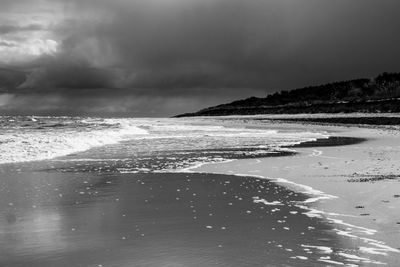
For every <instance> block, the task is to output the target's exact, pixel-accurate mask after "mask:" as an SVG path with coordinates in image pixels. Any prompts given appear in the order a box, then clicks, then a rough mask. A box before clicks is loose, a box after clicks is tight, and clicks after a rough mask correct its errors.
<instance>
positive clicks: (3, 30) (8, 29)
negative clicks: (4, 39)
mask: <svg viewBox="0 0 400 267" xmlns="http://www.w3.org/2000/svg"><path fill="white" fill-rule="evenodd" d="M43 29H44V28H43V26H42V25H39V24H30V25H26V26H16V25H0V35H1V34H8V33H15V32H24V31H41V30H43Z"/></svg>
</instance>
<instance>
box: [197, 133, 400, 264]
mask: <svg viewBox="0 0 400 267" xmlns="http://www.w3.org/2000/svg"><path fill="white" fill-rule="evenodd" d="M301 127H307V126H306V125H302V126H301ZM308 127H310V126H308ZM312 127H313V128H314V129H323V130H326V131H328V132H330V133H331V134H332V135H337V136H345V137H351V138H353V137H355V138H365V139H366V141H365V142H362V143H358V144H353V145H346V146H325V147H321V146H319V147H299V148H295V149H296V151H297V152H298V153H299V154H297V155H294V156H289V157H280V158H265V159H243V160H238V161H234V162H227V163H220V164H208V165H207V164H206V165H204V166H201V167H199V168H196V169H192V171H194V172H208V173H210V172H211V173H222V174H240V175H255V176H261V177H265V178H268V179H277V178H281V179H284V180H280V182H279V181H277V182H278V183H279V184H281V185H284V186H287V187H289V188H291V189H294V190H297V191H300V192H301V191H304V188H303V187H301V186H298V185H296V184H299V185H305V186H310V187H312V188H313V189H315V190H320V191H322V192H324V193H325V194H327V195H330V196H333V197H332V198H329V197H328V198H326V199H323V198H322V199H319V200H318V201H316V202H314V203H310V204H309V205H308V206H309V207H310V208H312V209H315V210H314V211H316V210H317V211H323V212H324V213H321V214H319V215H318V216H321V217H323V218H325V219H327V220H328V221H330V222H331V223H333V224H335V225H336V228H337V234H339V235H341V236H342V237H343V238H348V239H350V240H351V242H353V243H354V246H355V249H356V250H357V249H358V252H359V253H360V254H361V255H364V256H366V257H368V258H372V259H378V260H381V261H383V262H386V263H388V264H389V266H399V265H400V253H399V249H400V197H399V195H400V183H399V182H400V180H399V173H400V165H399V163H398V162H400V135H399V133H398V132H397V131H388V130H380V129H366V128H357V127H339V126H335V127H334V126H332V127H329V126H316V125H313V126H312ZM385 178H388V179H385ZM287 181H290V182H289V183H288V182H287ZM363 181H364V182H363ZM315 213H316V212H314V215H315ZM333 214H342V215H344V216H342V215H334V216H333ZM364 228H365V229H364ZM366 229H370V230H371V231H369V230H366ZM369 239H371V240H375V241H377V242H375V241H371V240H369ZM370 241H371V242H370Z"/></svg>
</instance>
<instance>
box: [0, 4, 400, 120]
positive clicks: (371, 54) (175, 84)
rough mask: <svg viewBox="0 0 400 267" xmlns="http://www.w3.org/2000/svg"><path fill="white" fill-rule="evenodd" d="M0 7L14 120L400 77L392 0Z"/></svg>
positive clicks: (6, 107) (143, 110)
mask: <svg viewBox="0 0 400 267" xmlns="http://www.w3.org/2000/svg"><path fill="white" fill-rule="evenodd" d="M15 2H18V4H16V3H15ZM65 2H67V3H65ZM0 3H1V5H2V7H4V8H3V11H0V13H2V15H3V16H2V19H1V20H0V62H2V61H3V62H5V63H3V66H4V68H6V69H7V71H5V70H3V71H2V70H0V77H3V76H4V77H5V76H10V77H11V78H7V79H3V80H2V81H0V90H1V92H3V93H4V94H6V96H7V97H3V98H2V99H4V100H2V101H1V103H2V106H0V111H1V110H2V111H3V112H9V113H10V112H22V113H24V112H26V113H29V112H39V113H46V112H48V113H60V114H62V113H65V114H72V113H83V114H99V115H107V114H110V115H113V114H117V115H132V116H146V115H148V116H159V115H173V114H175V113H180V112H186V111H191V110H195V109H198V108H202V107H205V106H207V105H214V104H218V103H221V102H226V101H231V100H234V99H237V98H241V97H247V96H251V95H257V96H263V95H265V94H266V93H268V92H274V91H276V90H279V89H290V88H295V87H301V86H306V85H309V84H317V83H322V82H329V81H334V80H342V79H348V78H355V77H360V76H361V77H365V76H374V75H376V74H377V73H379V72H383V71H398V70H399V69H400V61H399V60H398V56H399V55H398V47H399V45H400V37H399V35H398V30H399V28H398V27H399V26H398V25H400V18H399V16H398V15H397V10H399V8H400V3H399V1H396V0H382V1H374V0H353V1H345V0H337V1H328V0H297V1H294V0H268V1H261V0H246V1H245V0H203V1H196V0H147V1H139V0H134V1H128V0H115V1H106V0H80V1H78V0H75V1H74V0H71V1H46V0H33V1H4V0H0ZM21 8H24V9H23V10H26V12H24V13H23V14H21V12H19V10H21ZM2 51H3V52H2ZM26 51H28V52H26ZM10 52H12V53H10ZM24 53H26V54H24ZM13 56H14V57H13ZM2 59H3V60H2ZM14 72H15V73H14ZM11 73H12V74H11ZM16 73H17V74H16ZM21 73H23V75H22V76H23V78H21ZM4 81H6V82H4ZM10 96H13V97H10ZM26 103H31V105H28V106H29V107H30V108H29V109H27V108H26V107H27V105H26Z"/></svg>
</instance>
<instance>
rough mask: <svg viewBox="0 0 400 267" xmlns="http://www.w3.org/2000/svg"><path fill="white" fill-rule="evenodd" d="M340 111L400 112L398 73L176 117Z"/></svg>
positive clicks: (399, 81)
mask: <svg viewBox="0 0 400 267" xmlns="http://www.w3.org/2000/svg"><path fill="white" fill-rule="evenodd" d="M340 112H344V113H349V112H365V113H366V112H369V113H370V112H372V113H379V112H400V73H387V72H385V73H383V74H380V75H379V76H377V77H375V78H372V79H355V80H349V81H342V82H334V83H329V84H323V85H318V86H308V87H304V88H300V89H294V90H291V91H281V92H277V93H274V94H270V95H268V96H267V97H264V98H259V97H250V98H247V99H244V100H238V101H234V102H232V103H228V104H222V105H218V106H214V107H209V108H206V109H203V110H200V111H198V112H194V113H186V114H181V115H178V116H176V117H186V116H223V115H254V114H296V113H340Z"/></svg>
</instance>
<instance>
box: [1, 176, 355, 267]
mask: <svg viewBox="0 0 400 267" xmlns="http://www.w3.org/2000/svg"><path fill="white" fill-rule="evenodd" d="M1 189H2V190H1V194H0V207H1V210H2V211H3V212H2V213H1V216H0V265H1V266H214V265H215V266H266V265H278V266H282V265H288V266H294V265H295V266H312V265H321V266H322V265H323V264H322V262H321V261H319V260H320V259H321V257H324V256H326V254H325V253H324V252H323V251H321V250H318V249H315V248H313V249H310V248H309V247H306V246H327V247H331V248H333V249H336V248H337V249H338V250H339V249H340V250H341V251H342V250H343V249H345V248H346V246H348V245H346V244H343V243H342V241H341V240H340V239H338V236H337V235H335V234H334V233H333V232H331V231H330V230H331V228H332V226H331V225H328V224H326V223H325V222H324V221H323V220H320V219H317V218H309V217H307V216H306V215H304V214H302V212H303V210H301V209H300V208H298V207H296V206H295V205H293V203H294V202H293V201H302V200H304V199H306V198H307V197H306V196H304V195H301V194H296V193H294V192H291V191H289V190H287V189H285V188H284V187H282V186H278V185H275V184H273V183H271V182H269V181H267V180H258V179H255V178H250V177H247V178H246V177H243V178H241V177H237V176H226V175H215V174H184V173H173V174H168V173H163V174H156V173H153V174H91V173H83V174H82V173H81V174H73V173H56V172H28V173H23V172H22V173H19V174H14V175H9V176H8V177H6V178H5V179H4V178H3V179H2V184H1ZM255 197H258V198H261V199H265V200H266V201H271V202H272V201H279V202H280V203H282V204H279V205H264V204H262V203H255V201H254V200H255ZM348 248H351V246H349V247H348ZM296 256H300V257H299V258H293V257H296ZM331 256H332V255H331ZM303 257H304V258H303ZM305 257H306V258H307V259H306V258H305ZM300 258H301V259H300ZM340 258H341V257H340V256H338V255H336V256H335V255H334V254H333V256H332V257H331V259H332V260H339V261H340V260H342V259H340Z"/></svg>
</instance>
